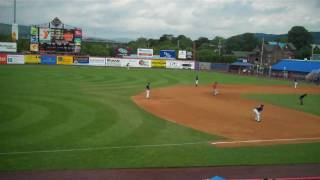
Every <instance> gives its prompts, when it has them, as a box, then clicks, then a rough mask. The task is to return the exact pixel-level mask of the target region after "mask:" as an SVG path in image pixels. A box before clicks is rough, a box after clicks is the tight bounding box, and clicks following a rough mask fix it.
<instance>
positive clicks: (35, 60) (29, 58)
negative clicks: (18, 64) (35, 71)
mask: <svg viewBox="0 0 320 180" xmlns="http://www.w3.org/2000/svg"><path fill="white" fill-rule="evenodd" d="M24 62H25V63H26V64H40V56H39V55H25V56H24Z"/></svg>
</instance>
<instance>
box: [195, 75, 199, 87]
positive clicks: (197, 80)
mask: <svg viewBox="0 0 320 180" xmlns="http://www.w3.org/2000/svg"><path fill="white" fill-rule="evenodd" d="M198 83H199V77H198V74H197V75H196V82H195V85H196V87H198Z"/></svg>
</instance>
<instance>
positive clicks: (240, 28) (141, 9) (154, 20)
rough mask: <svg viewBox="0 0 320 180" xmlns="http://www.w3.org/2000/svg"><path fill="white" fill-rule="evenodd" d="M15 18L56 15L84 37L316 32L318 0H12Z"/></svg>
mask: <svg viewBox="0 0 320 180" xmlns="http://www.w3.org/2000/svg"><path fill="white" fill-rule="evenodd" d="M16 1H17V23H18V24H23V25H34V24H35V25H38V24H44V23H48V22H50V21H51V20H52V19H53V18H55V17H58V18H59V19H60V20H61V21H62V22H63V23H64V24H67V25H71V26H74V27H81V28H82V29H83V32H84V36H87V37H100V38H107V39H112V38H130V39H136V38H139V37H146V38H159V37H160V36H162V35H163V34H172V35H174V36H178V35H180V34H183V35H185V36H188V37H190V38H192V39H198V38H199V37H208V38H209V39H213V38H214V37H215V36H222V37H224V38H228V37H230V36H233V35H237V34H242V33H246V32H251V33H268V34H283V33H287V32H288V31H289V30H290V28H291V27H293V26H296V25H299V26H304V27H305V28H306V29H307V30H308V31H320V0H16ZM0 22H1V23H12V22H13V0H0Z"/></svg>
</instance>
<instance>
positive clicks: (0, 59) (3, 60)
mask: <svg viewBox="0 0 320 180" xmlns="http://www.w3.org/2000/svg"><path fill="white" fill-rule="evenodd" d="M0 64H7V54H1V53H0Z"/></svg>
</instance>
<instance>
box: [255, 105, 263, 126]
mask: <svg viewBox="0 0 320 180" xmlns="http://www.w3.org/2000/svg"><path fill="white" fill-rule="evenodd" d="M263 107H264V105H263V104H261V105H260V106H259V107H256V108H254V109H253V112H254V114H255V118H254V119H255V120H256V121H257V122H260V121H261V119H260V114H261V112H262V111H263Z"/></svg>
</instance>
